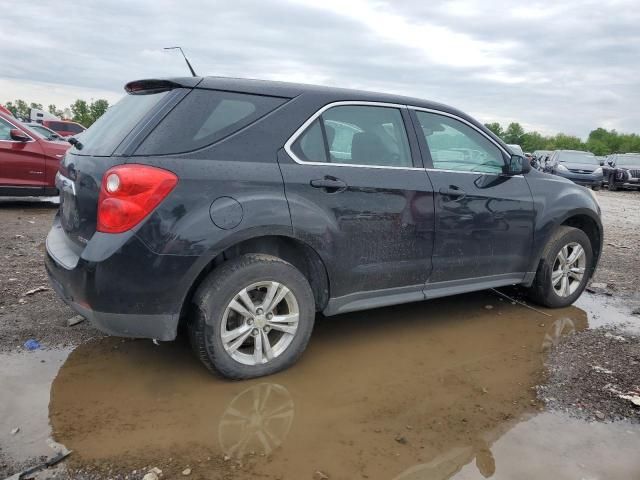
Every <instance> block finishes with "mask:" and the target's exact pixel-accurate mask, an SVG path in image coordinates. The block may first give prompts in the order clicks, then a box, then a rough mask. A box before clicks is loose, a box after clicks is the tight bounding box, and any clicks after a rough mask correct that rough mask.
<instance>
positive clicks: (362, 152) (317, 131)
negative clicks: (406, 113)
mask: <svg viewBox="0 0 640 480" xmlns="http://www.w3.org/2000/svg"><path fill="white" fill-rule="evenodd" d="M292 150H293V153H294V154H295V155H296V156H297V157H298V158H299V159H300V160H303V161H305V162H327V163H339V164H347V165H360V166H388V167H412V166H413V162H412V160H411V150H410V149H409V140H408V138H407V133H406V130H405V128H404V121H403V119H402V113H401V112H400V110H398V109H397V108H392V107H378V106H368V105H343V106H337V107H332V108H329V109H328V110H326V111H325V112H323V113H322V115H320V117H318V118H317V119H316V120H315V121H314V122H313V123H312V124H311V125H310V126H309V127H308V128H307V129H306V130H305V132H304V133H303V134H302V135H301V136H300V137H299V138H298V139H297V140H296V142H295V143H294V144H293V146H292Z"/></svg>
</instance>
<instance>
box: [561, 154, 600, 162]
mask: <svg viewBox="0 0 640 480" xmlns="http://www.w3.org/2000/svg"><path fill="white" fill-rule="evenodd" d="M560 162H562V163H588V164H592V165H600V161H599V160H598V159H597V158H596V156H595V155H594V154H593V153H589V152H560Z"/></svg>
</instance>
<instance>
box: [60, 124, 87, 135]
mask: <svg viewBox="0 0 640 480" xmlns="http://www.w3.org/2000/svg"><path fill="white" fill-rule="evenodd" d="M64 130H65V131H66V132H72V133H81V132H84V128H82V127H81V126H80V125H77V124H75V123H65V127H64Z"/></svg>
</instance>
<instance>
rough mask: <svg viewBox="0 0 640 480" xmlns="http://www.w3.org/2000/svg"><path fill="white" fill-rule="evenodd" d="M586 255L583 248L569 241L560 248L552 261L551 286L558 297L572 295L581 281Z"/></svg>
mask: <svg viewBox="0 0 640 480" xmlns="http://www.w3.org/2000/svg"><path fill="white" fill-rule="evenodd" d="M586 263H587V257H586V255H585V251H584V248H582V245H580V244H579V243H577V242H571V243H568V244H567V245H565V246H564V247H562V248H561V249H560V251H559V252H558V255H557V256H556V259H555V261H554V263H553V269H552V272H551V286H552V287H553V289H554V290H555V292H556V294H557V295H558V296H560V297H568V296H570V295H572V294H573V293H574V292H575V291H576V290H577V289H578V287H579V286H580V284H581V283H582V279H583V277H584V274H585V268H586Z"/></svg>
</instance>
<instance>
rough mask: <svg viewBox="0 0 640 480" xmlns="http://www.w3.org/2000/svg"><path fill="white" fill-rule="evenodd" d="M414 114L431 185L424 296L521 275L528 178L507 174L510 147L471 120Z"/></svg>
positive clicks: (525, 259)
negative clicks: (432, 217) (432, 215)
mask: <svg viewBox="0 0 640 480" xmlns="http://www.w3.org/2000/svg"><path fill="white" fill-rule="evenodd" d="M412 114H413V115H415V116H414V117H413V118H414V123H415V125H416V131H417V134H418V137H419V141H420V142H421V147H422V150H423V153H424V156H425V157H426V158H425V164H426V166H427V173H428V175H429V178H430V179H431V182H432V184H433V189H434V192H435V210H436V222H435V223H436V227H435V228H436V235H435V244H434V251H433V272H432V274H431V276H430V278H429V281H428V285H427V289H426V292H427V296H437V295H438V294H449V293H456V292H458V291H459V292H462V291H467V290H472V289H477V288H481V287H482V288H484V287H491V286H498V285H505V284H509V283H519V282H521V281H522V279H523V277H524V275H525V273H526V271H527V267H528V263H529V259H530V252H531V245H532V241H533V222H534V212H533V198H532V195H531V191H530V190H529V186H528V184H527V182H526V180H525V178H524V177H523V176H522V175H507V174H505V173H504V172H505V166H506V164H507V160H508V158H509V154H508V153H507V152H506V151H504V150H503V149H502V148H501V147H500V146H499V145H498V144H497V143H495V142H494V141H492V140H491V139H490V138H489V137H488V136H487V135H485V133H484V132H482V131H481V130H480V129H478V128H476V127H475V126H473V125H472V124H471V123H469V122H466V121H465V120H463V119H460V118H456V117H455V116H451V115H449V114H444V113H440V112H435V111H421V110H417V109H416V110H413V111H412ZM429 292H431V294H430V293H429Z"/></svg>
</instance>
